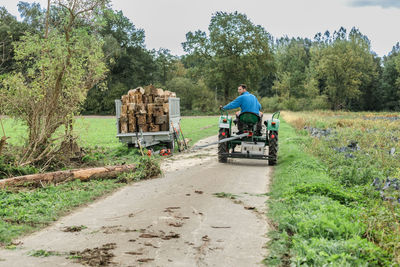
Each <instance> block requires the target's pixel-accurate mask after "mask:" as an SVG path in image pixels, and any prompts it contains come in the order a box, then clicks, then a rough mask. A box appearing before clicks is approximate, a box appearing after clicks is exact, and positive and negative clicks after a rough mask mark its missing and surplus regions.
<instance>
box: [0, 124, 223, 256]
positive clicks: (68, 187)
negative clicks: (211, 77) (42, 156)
mask: <svg viewBox="0 0 400 267" xmlns="http://www.w3.org/2000/svg"><path fill="white" fill-rule="evenodd" d="M2 122H3V124H4V128H5V131H6V135H7V136H8V137H10V139H9V140H8V141H9V143H10V144H12V145H15V146H22V145H23V143H24V141H23V138H26V127H24V126H23V125H22V124H21V123H18V122H15V121H14V120H12V119H4V118H3V119H2ZM217 122H218V118H217V117H199V118H193V117H190V118H182V131H183V133H184V135H185V137H186V138H190V139H192V142H191V144H194V142H196V141H198V140H200V139H202V138H205V137H207V136H210V135H216V134H217V132H218V129H217ZM74 130H75V132H76V133H77V134H78V135H79V144H80V145H81V146H83V147H84V149H85V150H86V151H87V154H86V156H84V158H83V161H84V163H85V164H86V163H87V164H89V165H90V164H92V165H93V164H95V165H111V164H122V163H135V162H137V163H139V166H138V168H137V171H136V172H134V173H126V174H123V175H120V176H119V177H118V179H115V180H102V181H90V182H80V181H73V182H67V183H64V184H61V185H58V186H53V185H50V186H46V187H45V188H37V189H29V190H28V191H25V192H22V191H21V192H15V191H7V190H0V244H10V242H11V241H12V240H13V239H14V238H16V237H18V236H21V235H23V234H26V233H29V232H31V231H34V230H37V229H39V228H41V227H44V226H46V225H48V224H49V223H51V222H53V221H55V220H57V219H58V218H59V217H60V216H62V215H63V214H65V213H66V212H68V211H70V210H72V209H73V208H75V207H78V206H80V205H82V204H84V203H88V202H91V201H93V200H94V199H95V198H97V197H99V196H102V195H104V194H106V193H108V192H111V191H112V190H114V189H116V188H119V187H121V186H122V185H123V184H124V183H126V182H134V181H139V180H141V179H145V178H147V177H151V176H153V175H157V174H158V173H159V167H158V165H154V161H153V160H151V161H150V160H149V159H148V158H147V157H145V158H142V157H141V155H140V152H139V151H138V149H132V148H128V147H127V146H126V145H125V144H122V143H120V142H119V140H118V139H117V138H116V137H115V136H116V126H115V119H114V118H107V117H105V118H90V117H89V118H85V117H79V118H77V119H76V124H75V128H74ZM85 166H86V165H85ZM7 168H8V169H7ZM5 169H7V170H8V171H10V173H15V174H16V175H19V174H27V173H33V172H37V169H36V168H33V167H32V168H31V169H30V168H29V166H28V167H27V168H24V169H21V168H20V167H15V166H10V165H7V164H5V163H4V162H3V159H2V157H0V175H1V172H4V170H5ZM41 253H42V252H39V254H38V255H39V256H41Z"/></svg>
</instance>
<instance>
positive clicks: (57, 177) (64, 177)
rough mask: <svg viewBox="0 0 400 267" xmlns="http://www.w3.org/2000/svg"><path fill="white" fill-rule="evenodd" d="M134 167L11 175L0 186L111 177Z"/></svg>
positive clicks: (131, 165)
mask: <svg viewBox="0 0 400 267" xmlns="http://www.w3.org/2000/svg"><path fill="white" fill-rule="evenodd" d="M135 169H136V165H135V164H130V165H118V166H107V167H98V168H88V169H75V170H68V171H56V172H48V173H38V174H30V175H24V176H18V177H12V178H8V179H4V180H0V188H5V187H15V186H21V185H25V184H28V185H40V184H42V183H54V184H57V183H61V182H65V181H71V180H76V179H79V180H81V181H87V180H91V179H113V178H116V177H117V176H118V175H119V174H121V173H124V172H129V171H134V170H135Z"/></svg>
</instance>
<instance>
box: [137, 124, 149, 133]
mask: <svg viewBox="0 0 400 267" xmlns="http://www.w3.org/2000/svg"><path fill="white" fill-rule="evenodd" d="M138 128H139V131H140V130H141V131H142V132H148V129H149V126H148V125H147V124H146V125H138Z"/></svg>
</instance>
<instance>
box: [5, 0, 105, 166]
mask: <svg viewBox="0 0 400 267" xmlns="http://www.w3.org/2000/svg"><path fill="white" fill-rule="evenodd" d="M48 4H49V6H48V9H47V12H46V21H45V27H44V32H42V33H41V34H40V35H39V34H31V33H28V34H27V35H25V36H24V37H23V38H21V41H19V42H17V43H15V60H16V61H17V63H18V70H16V71H15V72H13V73H12V74H10V75H8V76H7V77H6V78H5V79H4V80H3V86H4V87H3V88H1V89H0V104H1V105H2V108H3V109H4V110H5V111H6V114H7V115H10V116H13V117H15V118H17V119H21V120H22V121H23V122H24V123H26V124H27V125H28V128H29V134H28V140H27V143H26V145H25V151H24V153H23V155H22V156H21V158H20V160H19V164H20V165H26V164H34V163H39V162H40V163H42V164H43V166H46V165H47V164H48V163H49V162H50V161H51V160H52V158H53V157H55V155H56V154H57V153H58V152H60V151H61V150H62V149H64V147H62V144H67V143H68V141H70V138H71V130H72V128H71V121H72V118H73V115H74V114H76V113H77V112H78V110H79V108H80V105H81V104H82V103H83V101H84V100H85V98H86V94H87V91H88V90H89V89H90V88H91V87H93V85H95V84H96V83H97V82H99V81H100V80H102V79H103V78H104V75H105V72H106V66H105V64H104V62H103V53H102V50H101V46H102V41H101V39H99V38H98V37H97V36H96V35H95V34H93V31H90V29H89V28H82V27H76V25H77V24H78V23H83V22H84V24H85V25H91V23H90V22H91V21H94V22H96V20H95V18H96V16H95V15H96V12H97V11H99V8H100V7H101V6H102V5H104V4H105V2H104V1H102V0H86V1H77V0H73V1H67V0H58V1H57V7H58V8H60V9H61V10H62V11H63V12H64V13H63V14H64V15H63V16H62V18H63V20H62V21H61V23H60V25H59V26H58V27H54V26H53V25H50V24H49V20H50V8H51V7H50V0H48ZM61 28H62V30H60V29H61ZM61 125H65V127H66V131H65V133H60V132H59V133H57V134H56V131H57V129H58V128H59V127H60V126H61ZM57 138H58V139H60V140H61V141H64V142H55V140H56V139H57ZM60 144H61V145H60Z"/></svg>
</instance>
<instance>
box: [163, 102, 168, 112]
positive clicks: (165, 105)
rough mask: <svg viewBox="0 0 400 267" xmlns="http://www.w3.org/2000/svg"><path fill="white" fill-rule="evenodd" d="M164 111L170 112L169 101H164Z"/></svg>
mask: <svg viewBox="0 0 400 267" xmlns="http://www.w3.org/2000/svg"><path fill="white" fill-rule="evenodd" d="M163 111H164V113H166V114H168V113H169V104H168V103H164V104H163Z"/></svg>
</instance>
